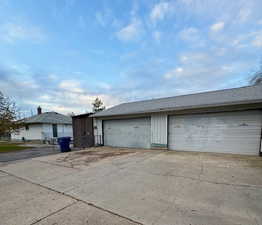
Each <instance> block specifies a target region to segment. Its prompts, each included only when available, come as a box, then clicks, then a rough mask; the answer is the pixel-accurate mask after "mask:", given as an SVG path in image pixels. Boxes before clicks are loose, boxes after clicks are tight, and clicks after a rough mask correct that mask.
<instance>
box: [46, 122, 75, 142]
mask: <svg viewBox="0 0 262 225" xmlns="http://www.w3.org/2000/svg"><path fill="white" fill-rule="evenodd" d="M57 135H58V137H73V129H72V125H71V124H58V125H57ZM50 138H53V127H52V124H43V139H50Z"/></svg>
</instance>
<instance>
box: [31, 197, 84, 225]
mask: <svg viewBox="0 0 262 225" xmlns="http://www.w3.org/2000/svg"><path fill="white" fill-rule="evenodd" d="M78 202H79V201H78V200H76V201H75V202H73V203H71V204H69V205H66V206H65V207H63V208H61V209H58V210H57V211H55V212H52V213H50V214H48V215H47V216H44V217H42V218H40V219H38V220H37V221H35V222H33V223H31V224H30V225H34V224H37V223H39V222H41V221H42V220H44V219H46V218H48V217H50V216H53V215H55V214H57V213H59V212H61V211H63V210H64V209H66V208H69V207H71V206H72V205H74V204H76V203H78Z"/></svg>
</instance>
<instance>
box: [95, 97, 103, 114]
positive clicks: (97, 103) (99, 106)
mask: <svg viewBox="0 0 262 225" xmlns="http://www.w3.org/2000/svg"><path fill="white" fill-rule="evenodd" d="M92 105H93V112H95V113H96V112H99V111H102V110H105V108H106V107H105V106H103V105H104V103H103V102H102V100H101V99H99V98H96V99H95V100H94V102H93V103H92Z"/></svg>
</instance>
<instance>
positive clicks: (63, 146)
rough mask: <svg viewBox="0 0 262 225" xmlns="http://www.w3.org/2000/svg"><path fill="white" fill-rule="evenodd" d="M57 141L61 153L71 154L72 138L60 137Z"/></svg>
mask: <svg viewBox="0 0 262 225" xmlns="http://www.w3.org/2000/svg"><path fill="white" fill-rule="evenodd" d="M57 140H58V144H59V146H60V151H61V152H69V151H71V149H70V141H71V137H60V138H58V139H57Z"/></svg>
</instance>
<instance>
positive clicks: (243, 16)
mask: <svg viewBox="0 0 262 225" xmlns="http://www.w3.org/2000/svg"><path fill="white" fill-rule="evenodd" d="M251 13H252V10H251V9H250V8H242V9H241V10H240V11H239V14H238V22H241V23H244V22H246V21H247V20H248V19H249V17H250V15H251Z"/></svg>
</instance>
